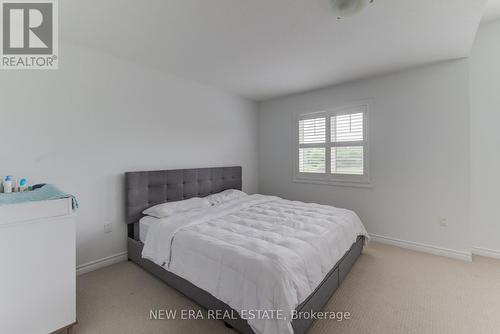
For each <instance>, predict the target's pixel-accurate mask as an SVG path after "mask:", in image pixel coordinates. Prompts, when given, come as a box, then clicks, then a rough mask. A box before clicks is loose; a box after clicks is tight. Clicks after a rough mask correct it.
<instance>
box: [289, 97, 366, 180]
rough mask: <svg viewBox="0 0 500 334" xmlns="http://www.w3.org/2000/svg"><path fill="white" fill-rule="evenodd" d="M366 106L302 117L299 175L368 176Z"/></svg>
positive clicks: (336, 177)
mask: <svg viewBox="0 0 500 334" xmlns="http://www.w3.org/2000/svg"><path fill="white" fill-rule="evenodd" d="M367 109H368V106H367V105H360V106H353V107H349V108H344V109H341V110H337V111H323V112H317V113H313V114H308V115H307V114H306V115H302V116H301V117H300V118H299V120H298V143H297V144H298V147H297V148H298V152H297V151H296V152H297V156H296V159H297V160H296V161H297V162H298V165H297V166H296V172H297V173H298V176H299V178H300V175H304V176H306V175H310V176H311V177H314V180H326V181H332V182H336V181H345V180H348V181H349V182H357V181H359V182H362V180H365V179H367V164H366V157H367V138H366V137H367V135H366V112H367ZM358 178H363V179H358ZM363 182H364V181H363Z"/></svg>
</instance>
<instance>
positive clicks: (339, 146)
mask: <svg viewBox="0 0 500 334" xmlns="http://www.w3.org/2000/svg"><path fill="white" fill-rule="evenodd" d="M351 112H352V113H348V114H342V115H334V116H331V117H330V131H331V134H330V140H331V144H332V146H333V147H332V148H331V151H330V159H331V163H330V172H331V173H332V174H340V175H342V174H345V175H363V174H364V125H363V123H364V122H363V119H364V113H363V112H359V111H358V109H357V108H354V110H352V111H351Z"/></svg>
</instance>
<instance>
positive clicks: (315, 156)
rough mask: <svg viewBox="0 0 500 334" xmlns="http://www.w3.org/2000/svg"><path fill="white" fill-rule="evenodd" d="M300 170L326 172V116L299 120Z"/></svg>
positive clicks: (304, 171) (303, 171)
mask: <svg viewBox="0 0 500 334" xmlns="http://www.w3.org/2000/svg"><path fill="white" fill-rule="evenodd" d="M299 145H300V148H299V172H300V173H326V146H325V145H326V117H318V118H309V119H302V120H300V121H299Z"/></svg>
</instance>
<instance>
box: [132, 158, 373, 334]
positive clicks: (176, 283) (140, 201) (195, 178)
mask: <svg viewBox="0 0 500 334" xmlns="http://www.w3.org/2000/svg"><path fill="white" fill-rule="evenodd" d="M241 179H242V177H241V167H215V168H198V169H176V170H163V171H147V172H128V173H125V192H126V205H125V217H126V223H127V224H128V257H129V260H130V261H132V262H134V263H136V264H137V265H139V266H140V267H142V268H143V269H145V270H146V271H148V272H150V273H152V274H153V275H155V276H156V277H158V278H160V279H161V280H162V281H164V282H165V283H167V284H168V285H169V286H171V287H173V288H174V289H176V290H178V291H179V292H181V293H182V294H184V295H185V296H186V297H188V298H189V299H191V300H193V301H195V302H196V303H198V304H199V305H201V306H203V307H204V308H206V309H210V310H222V311H229V312H233V313H232V314H237V312H236V311H234V310H233V309H232V308H231V307H230V306H229V305H227V304H225V303H224V302H222V301H220V300H219V299H217V298H215V297H214V296H212V295H211V294H209V293H208V292H206V291H204V290H202V289H200V288H198V287H197V286H195V285H193V284H192V283H190V282H188V281H187V280H185V279H183V278H181V277H179V276H177V275H175V274H173V273H171V272H169V271H167V270H165V269H164V268H162V267H160V266H158V265H157V264H155V263H153V262H151V261H149V260H146V259H143V258H142V257H141V253H142V248H143V247H144V244H143V243H142V242H141V241H140V239H139V219H140V218H141V217H142V216H143V215H142V211H143V210H144V209H146V208H148V207H150V206H153V205H156V204H160V203H165V202H171V201H179V200H183V199H188V198H191V197H196V196H199V197H204V196H207V195H210V194H214V193H218V192H220V191H223V190H226V189H239V190H241ZM363 245H364V237H362V236H360V237H358V239H357V241H356V242H355V243H354V244H353V245H352V246H351V248H350V250H349V251H347V252H346V254H344V256H343V257H342V259H340V260H339V262H337V264H336V265H335V266H334V267H333V268H332V270H331V271H330V272H329V273H328V274H327V275H326V277H325V279H324V280H323V282H321V284H320V285H319V286H318V287H317V288H316V290H315V291H314V292H313V293H312V294H311V295H310V296H309V297H308V298H307V299H306V300H305V301H304V302H303V303H302V304H300V305H299V306H298V307H297V311H300V312H306V311H321V310H322V308H323V307H324V306H325V305H326V303H327V302H328V300H329V299H330V297H331V296H332V295H333V293H334V292H335V291H336V290H337V288H338V287H339V286H340V283H342V281H343V280H344V279H345V277H346V276H347V274H348V273H349V271H350V270H351V268H352V266H353V265H354V263H355V262H356V260H357V259H358V257H359V255H360V254H361V252H362V250H363ZM312 322H313V319H295V320H293V321H292V327H293V330H294V333H295V334H304V333H305V332H306V330H307V329H308V328H309V326H310V325H311V323H312ZM225 323H226V325H228V326H229V327H233V328H234V329H235V330H237V331H238V332H240V333H243V334H255V332H254V331H253V330H252V328H251V327H250V326H249V325H248V323H247V321H246V320H243V319H241V318H238V319H226V320H225Z"/></svg>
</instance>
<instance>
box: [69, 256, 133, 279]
mask: <svg viewBox="0 0 500 334" xmlns="http://www.w3.org/2000/svg"><path fill="white" fill-rule="evenodd" d="M127 259H128V254H127V252H121V253H118V254H114V255H111V256H107V257H104V258H102V259H99V260H95V261H91V262H87V263H84V264H81V265H79V266H77V267H76V275H77V276H78V275H83V274H85V273H88V272H91V271H94V270H97V269H100V268H104V267H107V266H110V265H112V264H115V263H118V262H122V261H126V260H127Z"/></svg>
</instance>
